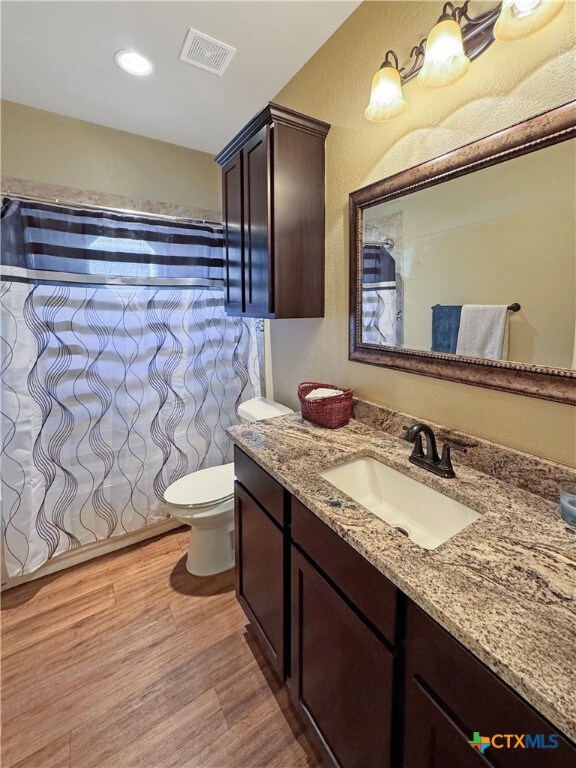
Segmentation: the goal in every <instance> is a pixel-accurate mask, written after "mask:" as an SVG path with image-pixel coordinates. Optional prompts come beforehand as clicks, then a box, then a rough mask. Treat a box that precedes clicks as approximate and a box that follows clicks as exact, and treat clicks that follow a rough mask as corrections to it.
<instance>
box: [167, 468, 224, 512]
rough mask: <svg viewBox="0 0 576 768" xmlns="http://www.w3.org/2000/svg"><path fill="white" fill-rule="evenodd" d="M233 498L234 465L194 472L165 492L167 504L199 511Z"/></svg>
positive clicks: (177, 481)
mask: <svg viewBox="0 0 576 768" xmlns="http://www.w3.org/2000/svg"><path fill="white" fill-rule="evenodd" d="M233 496H234V464H223V465H222V466H219V467H209V468H208V469H201V470H199V471H197V472H192V473H191V474H189V475H186V476H185V477H181V478H180V480H176V482H175V483H172V484H171V485H170V486H168V488H167V489H166V491H165V492H164V500H165V501H166V503H167V504H171V505H172V506H174V507H180V508H187V509H198V510H201V509H203V508H206V507H212V506H214V505H216V504H220V503H222V502H224V501H228V500H230V499H231V498H233Z"/></svg>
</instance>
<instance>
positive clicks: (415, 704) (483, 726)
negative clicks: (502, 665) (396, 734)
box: [404, 602, 576, 768]
mask: <svg viewBox="0 0 576 768" xmlns="http://www.w3.org/2000/svg"><path fill="white" fill-rule="evenodd" d="M406 690H407V693H406V726H405V760H404V766H405V768H418V766H424V765H425V766H427V768H428V766H438V768H441V766H444V765H455V766H460V765H462V766H464V768H466V766H468V765H470V766H476V765H492V766H497V768H539V766H546V768H573V766H575V765H576V749H575V747H574V745H573V744H571V743H570V742H568V740H567V739H566V738H564V737H563V736H562V735H561V734H558V732H557V731H556V729H555V728H554V727H553V726H552V725H551V723H548V722H547V721H546V720H544V718H543V717H542V716H541V715H540V714H539V713H538V712H536V711H535V710H534V709H533V708H532V707H531V706H530V705H529V704H527V703H526V702H525V701H524V700H523V699H521V698H520V697H519V696H518V694H517V693H515V692H514V691H513V690H512V689H511V688H509V687H508V686H507V685H506V684H505V683H503V682H502V680H500V679H499V678H498V677H497V675H495V674H494V673H493V672H492V671H490V670H489V669H488V668H487V667H485V666H484V664H482V663H481V662H480V661H479V660H478V659H477V658H476V657H475V656H473V655H472V654H471V653H470V652H469V651H468V650H466V649H465V648H464V647H463V646H462V645H460V643H459V642H458V641H457V640H455V638H453V637H452V636H451V635H450V634H449V633H448V632H447V631H446V630H445V629H443V628H442V627H441V626H439V625H438V624H437V623H436V622H435V621H433V619H432V618H431V617H430V616H428V615H427V614H426V613H425V612H424V611H423V610H422V609H420V608H418V607H417V606H416V605H415V604H414V603H412V602H409V603H408V610H407V623H406ZM474 733H479V734H480V735H481V736H484V737H494V739H495V742H494V745H491V746H489V747H488V748H487V749H486V750H485V752H484V756H483V762H478V759H477V754H476V753H477V752H478V750H477V749H476V748H474V747H472V746H470V745H469V743H468V742H469V741H470V740H472V739H473V738H474ZM515 734H516V735H519V736H522V734H530V735H531V739H532V738H534V739H535V741H534V744H529V743H528V737H526V744H525V746H524V747H522V744H517V742H516V738H515V736H514V735H515ZM507 736H510V741H509V742H508V740H507ZM508 743H510V746H508ZM555 744H556V746H554V745H555ZM470 753H472V756H474V757H476V762H474V760H473V757H472V756H471V755H470ZM451 754H453V755H460V754H461V755H462V757H461V758H460V761H458V760H457V759H456V758H454V760H453V761H452V762H450V761H449V760H448V758H447V757H446V756H449V755H451Z"/></svg>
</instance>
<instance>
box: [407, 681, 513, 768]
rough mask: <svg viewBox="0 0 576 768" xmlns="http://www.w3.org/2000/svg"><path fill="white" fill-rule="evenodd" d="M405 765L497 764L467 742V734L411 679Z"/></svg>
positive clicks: (470, 767)
mask: <svg viewBox="0 0 576 768" xmlns="http://www.w3.org/2000/svg"><path fill="white" fill-rule="evenodd" d="M404 728H405V731H404V734H405V740H404V744H405V747H404V766H405V768H451V766H454V768H483V767H484V768H489V767H490V766H494V765H496V766H498V765H499V763H496V764H495V763H493V762H492V761H490V760H489V754H488V753H489V751H490V750H489V749H488V750H487V752H486V753H485V754H486V756H485V757H484V756H483V755H481V754H480V752H479V751H478V750H477V749H474V748H473V747H471V746H470V745H469V744H468V739H469V738H470V735H469V734H468V733H464V732H463V731H462V730H461V728H460V726H459V725H458V724H457V723H455V722H454V721H453V720H451V719H450V717H449V716H448V714H447V713H446V712H444V710H443V709H441V708H440V707H439V706H438V705H437V704H436V702H435V701H434V700H433V699H432V698H431V697H430V696H429V694H428V693H427V692H426V691H425V690H424V689H423V688H422V687H421V685H420V683H419V682H418V681H416V680H414V679H412V680H410V681H409V683H408V686H407V689H406V720H405V726H404Z"/></svg>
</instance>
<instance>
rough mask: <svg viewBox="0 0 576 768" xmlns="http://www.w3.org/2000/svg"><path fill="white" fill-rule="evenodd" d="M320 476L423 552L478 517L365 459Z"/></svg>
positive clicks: (356, 460)
mask: <svg viewBox="0 0 576 768" xmlns="http://www.w3.org/2000/svg"><path fill="white" fill-rule="evenodd" d="M320 477H323V478H324V479H325V480H328V482H329V483H332V485H335V486H336V488H339V489H340V490H341V491H343V492H344V493H345V494H347V495H348V496H350V497H351V498H353V499H354V501H356V502H358V504H361V505H362V506H363V507H366V509H368V510H370V512H373V513H374V514H375V515H376V516H377V517H379V518H380V519H381V520H384V522H386V523H388V525H391V526H393V527H394V528H397V529H399V530H401V531H402V532H403V533H404V534H406V535H407V536H408V537H409V538H410V539H411V540H412V541H413V542H414V543H415V544H419V545H420V546H421V547H423V548H424V549H435V548H436V547H438V546H440V544H442V543H444V542H445V541H447V540H448V539H450V538H452V536H454V535H455V534H457V533H458V532H459V531H461V530H463V529H464V528H466V526H468V525H470V524H471V523H473V522H474V521H475V520H477V519H478V518H479V517H480V515H479V514H478V513H477V512H475V511H474V510H473V509H470V508H469V507H467V506H465V505H464V504H461V503H460V502H459V501H454V499H451V498H449V497H448V496H444V494H443V493H440V492H439V491H436V490H434V488H430V487H429V486H427V485H424V484H423V483H420V482H418V481H417V480H413V479H412V478H411V477H408V475H404V474H402V472H398V470H396V469H392V467H389V466H387V465H386V464H382V462H380V461H377V460H376V459H373V458H371V457H369V456H362V457H360V458H358V459H353V460H352V461H348V462H347V463H346V464H341V465H340V466H338V467H333V468H332V469H327V470H326V471H325V472H321V473H320ZM446 482H448V483H449V482H450V480H446Z"/></svg>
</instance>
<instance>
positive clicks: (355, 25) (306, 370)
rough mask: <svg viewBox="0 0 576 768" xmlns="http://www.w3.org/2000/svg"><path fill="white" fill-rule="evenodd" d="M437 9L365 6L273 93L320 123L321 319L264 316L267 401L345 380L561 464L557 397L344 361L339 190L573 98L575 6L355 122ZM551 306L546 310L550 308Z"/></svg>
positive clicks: (572, 454) (567, 413)
mask: <svg viewBox="0 0 576 768" xmlns="http://www.w3.org/2000/svg"><path fill="white" fill-rule="evenodd" d="M440 11H441V3H440V2H438V3H436V2H365V3H363V4H362V5H361V6H360V7H359V8H358V10H357V11H355V13H353V14H352V16H350V18H349V19H348V20H347V21H346V22H345V23H344V24H343V25H342V26H341V27H340V28H339V29H338V30H337V31H336V33H335V34H334V35H333V36H332V37H331V38H330V39H329V40H328V41H327V42H326V44H325V45H324V46H323V47H322V48H321V49H320V50H319V51H318V52H317V53H316V54H315V56H314V57H313V58H312V59H310V61H309V62H308V63H307V64H306V65H305V66H304V67H303V68H302V69H301V70H300V71H299V72H298V73H297V75H296V76H295V77H294V78H293V79H292V80H291V81H290V82H289V83H288V85H287V86H286V87H285V88H284V89H283V90H282V91H281V92H280V93H279V94H278V95H277V96H276V97H275V99H274V100H275V101H277V102H279V103H280V104H283V105H286V106H287V107H291V108H293V109H296V110H299V111H301V112H304V113H306V114H310V115H313V116H314V117H317V118H320V119H321V120H325V121H327V122H329V123H331V124H332V129H331V131H330V133H329V135H328V140H327V147H326V315H325V318H324V319H323V320H276V321H273V322H272V323H271V328H272V356H273V371H274V388H275V397H276V398H277V399H279V400H280V401H282V402H285V403H286V404H288V405H292V406H295V405H296V404H297V399H296V387H297V384H298V382H299V381H304V380H307V381H312V380H317V381H328V382H335V383H337V384H339V385H342V386H351V387H353V388H354V390H355V392H356V394H357V395H358V396H359V397H363V398H365V399H368V400H371V401H373V402H376V403H380V404H383V405H386V406H389V407H392V408H395V409H398V410H401V411H406V412H408V413H411V414H414V415H416V416H418V417H419V418H422V419H429V420H431V421H437V422H440V423H444V424H446V425H449V426H452V427H454V428H457V429H461V430H464V431H467V432H470V433H472V434H476V435H479V436H482V437H485V438H487V439H490V440H494V441H496V442H499V443H503V444H504V445H509V446H512V447H515V448H519V449H521V450H525V451H528V452H531V453H535V454H538V455H541V456H544V457H548V458H551V459H554V460H556V461H560V462H563V463H567V464H572V463H574V462H575V459H576V414H575V411H576V409H574V408H571V407H570V406H566V405H561V404H558V403H550V402H546V401H543V400H536V399H532V398H526V397H522V396H518V395H511V394H507V393H503V392H497V391H493V390H488V389H483V388H480V387H471V386H468V385H464V384H457V383H455V382H446V381H442V380H440V379H433V378H426V377H422V376H416V375H414V374H409V373H402V372H396V371H392V370H388V369H383V368H377V367H374V366H368V365H363V364H360V363H352V362H349V361H348V195H349V193H350V192H351V191H353V190H355V189H358V188H359V187H362V186H364V185H366V184H370V183H372V182H374V181H376V180H378V179H381V178H384V177H386V176H389V175H391V174H393V173H397V172H399V171H401V170H404V169H405V168H408V167H411V166H413V165H416V164H418V163H421V162H423V161H424V160H428V159H430V158H434V157H437V156H438V155H440V154H442V153H444V152H447V151H449V150H451V149H453V148H455V147H458V146H461V145H463V144H465V143H468V142H470V141H474V140H475V139H479V138H481V137H483V136H486V135H488V134H490V133H493V132H495V131H498V130H501V129H502V128H505V127H507V126H509V125H512V124H514V123H517V122H519V121H521V120H523V119H526V118H528V117H531V116H533V115H536V114H539V113H540V112H543V111H545V110H547V109H551V108H552V107H555V106H558V105H559V104H563V103H565V102H567V101H569V100H571V99H573V98H575V96H576V92H575V90H576V89H575V80H574V56H573V49H574V44H575V35H576V33H575V14H574V11H575V8H574V4H573V3H568V4H567V6H566V7H565V8H564V10H563V11H562V13H561V14H560V15H559V16H558V17H557V19H556V20H555V21H554V22H552V24H551V25H550V26H549V27H547V28H546V29H544V30H542V31H540V32H539V33H537V35H535V36H534V37H532V38H527V39H525V40H521V41H517V42H515V43H510V44H508V45H503V44H498V43H496V44H494V45H493V46H492V47H491V48H490V49H489V50H488V51H487V52H486V53H484V54H483V56H481V57H480V58H479V59H478V60H476V61H475V62H473V63H472V65H471V67H470V71H469V73H468V75H467V76H466V77H465V78H464V79H463V80H461V81H460V82H458V83H456V84H455V85H453V86H452V87H450V88H449V89H444V90H440V91H426V90H424V89H422V88H420V87H419V86H418V84H417V83H416V82H415V81H414V80H413V81H411V82H410V83H409V84H408V85H407V86H406V89H405V96H406V98H407V99H408V101H409V108H408V110H407V111H406V112H405V113H404V114H403V115H402V116H400V117H399V118H397V119H396V120H394V121H392V122H390V123H381V124H373V123H370V122H369V121H368V120H366V119H365V117H364V109H365V107H366V104H367V102H368V96H369V90H370V82H371V78H372V75H373V74H374V71H375V70H376V69H377V68H378V66H379V65H380V63H381V61H382V59H383V57H384V53H385V51H386V49H387V48H395V49H396V50H398V51H399V53H400V57H401V59H406V58H407V56H408V53H409V50H410V48H411V47H412V45H414V44H416V43H417V42H418V41H419V40H420V39H421V38H422V37H424V36H426V34H427V33H428V32H429V30H430V29H431V28H432V26H433V25H434V23H435V21H436V19H437V17H438V15H439V13H440ZM550 311H554V307H550Z"/></svg>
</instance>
